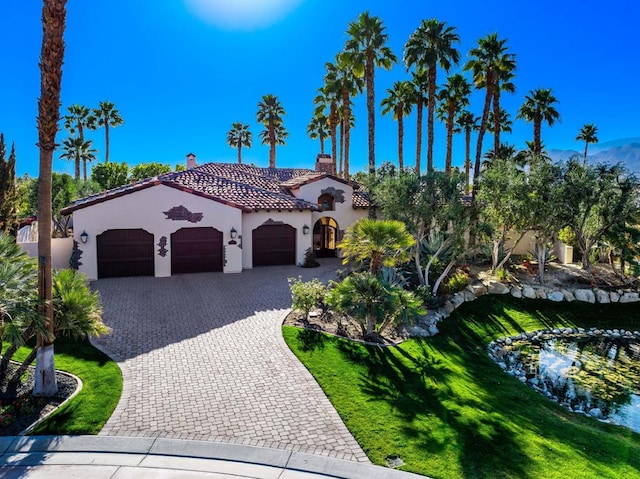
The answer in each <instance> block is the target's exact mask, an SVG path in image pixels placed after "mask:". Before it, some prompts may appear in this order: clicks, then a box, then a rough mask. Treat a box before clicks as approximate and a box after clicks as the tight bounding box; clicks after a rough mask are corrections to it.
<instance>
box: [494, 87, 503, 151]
mask: <svg viewBox="0 0 640 479" xmlns="http://www.w3.org/2000/svg"><path fill="white" fill-rule="evenodd" d="M500 126H501V125H500V85H498V84H497V83H496V84H495V85H494V89H493V151H494V153H495V155H496V158H497V155H498V152H499V151H500Z"/></svg>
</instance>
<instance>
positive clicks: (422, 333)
mask: <svg viewBox="0 0 640 479" xmlns="http://www.w3.org/2000/svg"><path fill="white" fill-rule="evenodd" d="M434 327H435V326H434ZM436 330H437V328H436ZM406 331H407V334H408V335H409V336H411V337H414V338H415V337H419V338H428V337H430V336H433V334H431V332H430V331H429V330H428V329H424V328H421V327H420V326H408V327H407V328H406Z"/></svg>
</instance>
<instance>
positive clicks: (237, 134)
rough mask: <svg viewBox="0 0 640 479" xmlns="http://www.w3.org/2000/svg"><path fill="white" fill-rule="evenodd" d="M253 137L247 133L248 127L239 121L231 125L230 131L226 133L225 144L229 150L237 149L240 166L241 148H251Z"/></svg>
mask: <svg viewBox="0 0 640 479" xmlns="http://www.w3.org/2000/svg"><path fill="white" fill-rule="evenodd" d="M252 140H253V135H252V134H251V132H250V131H249V125H245V124H244V123H242V122H241V121H238V122H236V123H232V124H231V129H230V130H229V131H228V132H227V144H228V145H229V146H230V147H231V148H237V149H238V164H239V165H241V164H242V147H243V146H246V147H247V148H251V141H252Z"/></svg>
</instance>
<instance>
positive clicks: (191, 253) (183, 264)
mask: <svg viewBox="0 0 640 479" xmlns="http://www.w3.org/2000/svg"><path fill="white" fill-rule="evenodd" d="M210 271H222V232H221V231H218V230H217V229H215V228H206V227H204V228H182V229H179V230H178V231H176V232H175V233H173V234H172V235H171V274H172V275H173V274H184V273H206V272H210Z"/></svg>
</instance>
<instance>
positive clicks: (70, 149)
mask: <svg viewBox="0 0 640 479" xmlns="http://www.w3.org/2000/svg"><path fill="white" fill-rule="evenodd" d="M62 149H63V150H64V153H63V154H62V155H60V158H62V159H63V160H69V161H74V162H75V178H76V180H79V179H80V164H81V163H82V166H83V173H84V176H83V178H84V181H87V161H95V159H96V153H97V152H98V151H97V150H96V149H95V148H93V145H92V141H91V140H86V141H85V140H83V139H82V138H80V137H79V136H77V137H71V138H67V139H66V140H64V141H63V142H62Z"/></svg>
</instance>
